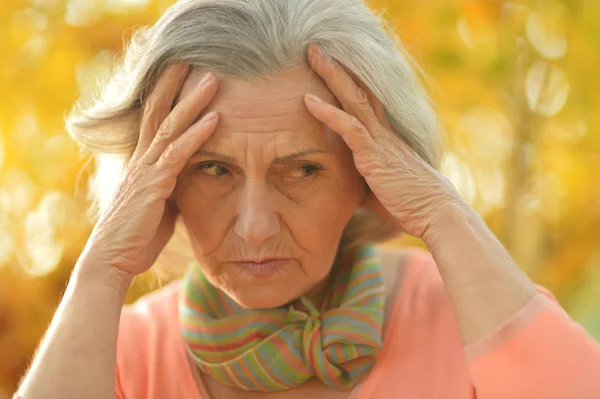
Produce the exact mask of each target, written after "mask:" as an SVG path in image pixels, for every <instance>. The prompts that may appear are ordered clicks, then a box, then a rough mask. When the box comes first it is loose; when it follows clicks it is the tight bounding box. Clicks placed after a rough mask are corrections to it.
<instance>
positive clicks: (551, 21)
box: [0, 0, 600, 399]
mask: <svg viewBox="0 0 600 399" xmlns="http://www.w3.org/2000/svg"><path fill="white" fill-rule="evenodd" d="M172 3H173V1H172V0H121V1H119V0H10V1H7V0H4V1H1V2H0V60H1V62H0V399H3V398H8V397H10V394H11V393H12V391H13V390H14V389H15V388H16V384H17V382H18V379H19V378H20V376H21V375H22V374H23V372H24V370H25V369H26V367H27V365H28V361H29V359H30V358H31V356H32V354H33V351H34V350H35V348H36V346H37V344H38V341H39V339H40V338H41V336H42V334H43V332H44V331H45V329H46V327H47V325H48V323H49V321H50V319H51V317H52V314H53V311H54V309H55V307H56V305H57V304H58V301H59V298H60V295H61V293H62V291H63V289H64V287H65V284H66V281H67V279H68V277H69V273H70V271H71V269H72V267H73V265H74V263H75V261H76V259H77V257H78V256H79V254H80V252H81V250H82V249H83V246H84V245H85V242H86V240H87V237H88V235H89V233H90V232H91V229H92V225H91V224H90V222H89V221H87V219H86V217H85V211H86V208H87V205H88V203H87V201H88V200H87V194H86V190H87V184H88V182H87V180H88V177H89V175H90V174H91V173H92V172H93V163H92V162H91V160H90V154H86V153H84V152H80V151H79V149H78V148H77V146H76V145H75V144H74V143H73V142H72V140H71V139H70V137H69V136H68V135H67V134H66V132H65V130H64V126H63V118H64V116H65V114H66V112H67V111H68V109H69V108H70V106H71V105H72V103H73V102H74V101H75V99H76V98H77V97H79V96H83V97H84V98H89V97H90V96H91V95H92V94H93V92H94V88H95V86H94V85H95V82H96V80H97V79H98V78H99V77H100V76H102V75H103V74H105V73H107V71H108V70H109V68H110V66H111V64H112V62H113V61H114V60H115V59H117V58H118V57H119V55H120V54H121V51H122V47H123V43H124V41H126V40H128V38H129V37H131V34H132V32H133V30H134V29H135V28H136V27H140V26H142V25H147V24H151V23H153V22H154V21H156V20H157V18H158V17H159V15H160V14H161V12H162V11H163V10H164V9H165V8H166V7H168V6H169V5H170V4H172ZM370 3H371V4H372V6H373V7H374V8H375V9H377V10H380V11H381V12H382V13H383V15H384V16H385V18H386V19H388V20H390V21H391V22H393V24H394V25H395V26H396V27H397V31H398V34H399V35H400V37H401V38H402V39H403V40H404V42H405V44H406V46H407V48H408V50H409V52H410V53H411V54H412V55H413V56H414V57H415V58H416V60H417V61H418V62H419V63H420V64H421V65H422V67H423V69H424V71H425V73H426V74H427V75H428V76H429V80H428V82H427V84H428V86H429V89H430V91H431V93H432V97H433V98H434V100H435V101H436V102H437V104H438V106H439V112H440V114H441V118H442V121H443V123H444V126H445V129H446V135H447V137H446V142H447V153H446V155H445V157H444V162H443V167H444V172H445V173H446V174H447V175H448V176H449V177H450V178H451V180H452V181H453V183H454V184H455V185H456V187H457V188H458V189H459V191H460V192H461V194H462V195H463V197H464V198H465V199H466V200H467V201H468V202H469V203H470V204H472V206H473V207H474V208H475V209H476V210H477V211H478V212H479V213H480V214H481V215H482V216H483V217H484V218H485V219H486V221H487V222H488V224H489V225H490V227H491V228H492V230H493V231H494V232H495V233H496V234H497V235H498V237H499V238H500V240H501V241H502V242H503V243H504V244H505V245H506V246H507V248H508V249H509V251H510V252H511V254H512V255H513V256H514V258H515V259H516V260H517V262H518V263H519V265H520V266H521V267H522V268H523V269H524V270H525V271H526V272H527V273H528V274H529V276H530V277H531V278H532V279H533V280H534V281H535V282H536V283H538V284H541V285H544V286H546V287H548V288H549V289H550V290H551V291H552V292H553V293H554V294H555V295H556V297H557V299H558V300H559V302H560V303H561V305H562V306H563V307H564V308H565V309H566V310H567V312H568V313H569V314H570V315H571V316H572V317H573V318H574V319H575V320H577V321H578V322H580V323H581V324H582V325H583V326H584V327H585V328H586V329H587V330H588V331H589V332H590V334H592V336H594V337H595V338H596V339H600V179H599V178H598V175H599V174H600V134H599V130H600V112H599V111H600V78H599V75H598V72H597V71H598V67H599V66H600V51H599V50H600V24H599V23H598V21H599V20H600V1H597V0H538V1H517V2H512V1H496V0H481V1H470V0H427V1H422V0H372V1H370ZM390 245H419V246H422V243H420V242H418V241H417V240H415V239H411V238H401V239H399V240H396V241H394V242H391V243H390ZM150 289H152V285H150V284H147V283H145V281H144V280H143V279H140V281H139V282H138V283H136V284H134V285H133V286H132V289H131V290H130V293H129V296H128V301H132V300H134V299H135V298H137V297H138V296H139V295H141V294H143V293H144V292H146V291H148V290H150Z"/></svg>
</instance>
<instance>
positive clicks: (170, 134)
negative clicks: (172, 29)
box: [142, 72, 217, 165]
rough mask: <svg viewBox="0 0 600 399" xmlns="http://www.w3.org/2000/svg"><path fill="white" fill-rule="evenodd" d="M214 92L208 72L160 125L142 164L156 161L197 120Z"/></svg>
mask: <svg viewBox="0 0 600 399" xmlns="http://www.w3.org/2000/svg"><path fill="white" fill-rule="evenodd" d="M216 92H217V84H216V79H215V78H214V75H213V74H212V73H210V72H209V73H208V74H206V75H205V76H204V77H203V78H202V80H201V81H200V82H199V83H198V85H197V86H196V87H195V88H194V90H193V92H192V93H190V95H188V96H186V97H185V98H184V99H183V100H182V101H180V102H179V103H178V104H177V105H176V106H175V108H174V109H173V111H171V113H170V114H169V115H168V116H167V118H166V119H165V120H164V121H163V123H162V124H161V125H160V128H159V129H158V132H156V135H155V137H154V140H153V141H152V144H150V148H149V149H148V151H147V152H146V154H144V155H143V157H142V160H143V161H142V162H143V163H144V164H147V165H151V164H153V163H155V162H156V161H158V159H159V158H160V156H161V155H162V153H163V152H164V151H165V149H166V148H167V146H168V145H169V144H170V143H171V142H173V140H175V139H177V138H178V137H179V136H180V135H181V134H183V132H185V131H186V130H187V129H188V128H189V127H190V126H191V125H192V124H193V123H194V121H196V120H197V119H198V116H199V115H200V113H201V112H202V111H203V110H204V109H205V108H206V107H207V106H208V104H210V102H211V101H212V99H213V97H214V96H215V94H216Z"/></svg>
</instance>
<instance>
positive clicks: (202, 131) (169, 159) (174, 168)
mask: <svg viewBox="0 0 600 399" xmlns="http://www.w3.org/2000/svg"><path fill="white" fill-rule="evenodd" d="M218 122H219V114H218V113H217V112H216V111H212V112H209V113H208V114H206V115H204V116H203V117H202V118H201V119H200V120H199V121H198V122H196V123H194V124H193V125H192V126H190V127H189V129H187V130H186V131H185V133H183V134H182V135H181V136H180V137H178V138H177V139H176V140H175V141H173V142H171V143H170V144H169V145H168V146H167V149H166V150H165V151H164V152H163V153H162V155H161V156H160V158H159V160H158V161H157V162H156V167H158V168H159V169H163V170H164V171H165V173H167V175H168V176H169V177H177V175H179V174H180V173H181V171H182V170H183V167H184V166H185V164H186V162H187V161H188V159H189V158H190V157H191V156H192V155H193V154H194V153H195V152H196V151H197V150H198V148H200V146H201V145H202V144H204V143H205V142H206V140H208V138H209V137H210V136H211V135H212V133H213V132H214V131H215V129H216V127H217V125H218Z"/></svg>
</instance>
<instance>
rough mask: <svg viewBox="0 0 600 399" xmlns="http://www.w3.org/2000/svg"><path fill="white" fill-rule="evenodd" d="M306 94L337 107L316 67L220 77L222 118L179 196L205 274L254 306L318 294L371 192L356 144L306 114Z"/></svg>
mask: <svg viewBox="0 0 600 399" xmlns="http://www.w3.org/2000/svg"><path fill="white" fill-rule="evenodd" d="M201 76H202V75H201V74H200V73H193V74H190V76H189V77H188V78H187V81H186V82H185V84H184V86H183V89H182V92H181V96H180V98H183V97H185V96H186V95H189V94H190V92H191V91H192V88H193V87H194V86H195V85H196V84H197V82H198V81H199V80H200V78H201ZM307 92H311V93H314V94H316V95H318V96H320V97H321V98H322V99H323V100H325V101H328V102H330V103H332V104H336V105H339V104H338V102H337V100H336V99H335V97H334V95H333V94H332V93H331V91H330V90H329V89H328V88H327V86H326V85H325V83H324V82H323V81H322V80H321V79H320V78H319V77H318V76H317V75H316V74H315V73H314V72H313V71H312V70H311V69H310V67H309V66H308V65H303V66H302V67H298V68H297V69H293V70H289V71H286V72H285V73H282V74H280V75H278V76H275V77H272V78H270V79H268V80H267V81H264V82H260V83H253V84H251V83H249V82H247V81H243V80H236V79H231V78H224V79H220V82H219V92H218V94H217V95H216V97H215V98H214V100H213V101H212V103H211V105H210V106H209V107H208V108H207V110H206V112H209V111H211V110H216V111H218V112H219V114H220V121H219V125H218V126H217V129H216V130H215V132H214V133H213V134H212V136H211V137H210V139H209V140H208V141H206V143H204V145H202V146H201V148H199V150H198V152H197V154H195V155H194V156H192V158H190V159H189V162H188V163H187V165H186V167H185V169H184V170H183V172H182V173H181V174H180V176H179V178H178V182H177V186H176V188H175V192H174V194H173V198H174V200H175V202H176V204H177V206H178V208H179V210H180V213H181V216H182V217H183V220H184V222H185V225H186V226H187V229H188V232H189V236H190V240H191V245H192V250H193V251H194V255H195V257H196V259H197V260H198V262H199V263H200V265H201V267H202V269H203V272H204V274H205V275H206V277H207V278H208V280H209V281H210V282H211V283H212V284H213V285H215V286H217V287H218V288H220V289H222V290H223V291H225V292H226V293H227V294H228V295H229V296H230V297H231V298H233V299H234V300H235V301H236V302H238V303H239V304H240V305H242V306H244V307H247V308H272V307H276V306H281V305H284V304H286V303H288V302H290V301H292V300H294V299H296V298H298V297H300V296H301V295H305V294H306V295H309V296H311V295H318V294H317V292H320V290H322V288H323V286H324V284H325V283H326V282H325V280H326V277H327V275H328V273H329V271H330V269H331V266H332V263H333V261H334V259H335V255H336V252H337V248H338V244H339V241H340V238H341V235H342V232H343V230H344V228H345V226H346V224H347V223H348V221H349V220H350V218H351V216H352V215H353V213H354V211H355V209H356V208H357V206H359V205H360V204H361V203H362V201H363V200H364V198H365V186H364V181H363V179H362V177H361V176H360V175H359V173H358V172H357V171H356V169H355V167H354V163H353V160H352V153H351V151H350V150H349V148H348V147H347V146H346V145H345V143H344V142H343V140H342V139H341V138H340V137H339V136H338V135H337V134H336V133H334V132H332V131H331V130H329V128H326V127H325V126H324V125H323V124H321V123H320V122H319V121H317V120H316V119H315V118H314V117H313V116H312V115H311V114H310V113H309V112H308V110H307V109H306V107H305V105H304V101H303V97H304V94H305V93H307ZM265 259H267V260H268V259H281V260H280V261H272V262H266V263H256V262H260V261H263V260H265Z"/></svg>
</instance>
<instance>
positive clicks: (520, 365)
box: [466, 286, 600, 399]
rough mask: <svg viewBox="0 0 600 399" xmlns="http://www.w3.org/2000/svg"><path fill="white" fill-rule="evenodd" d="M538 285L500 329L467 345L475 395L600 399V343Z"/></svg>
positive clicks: (516, 398)
mask: <svg viewBox="0 0 600 399" xmlns="http://www.w3.org/2000/svg"><path fill="white" fill-rule="evenodd" d="M537 288H538V291H539V292H538V294H537V295H536V296H535V297H534V298H532V299H531V300H530V302H528V303H527V304H526V305H525V306H524V307H523V308H522V309H521V310H520V311H519V312H518V313H517V314H516V315H514V316H513V317H512V318H511V319H509V320H508V321H507V322H506V323H504V324H503V325H502V326H501V327H500V328H499V329H498V330H497V331H496V332H494V333H493V334H491V335H490V336H488V337H485V338H483V339H482V340H480V341H478V342H475V343H473V344H472V345H469V346H468V347H466V354H467V359H468V360H469V369H470V372H471V378H472V381H473V385H474V389H475V392H476V395H477V397H479V398H486V399H496V398H497V399H501V398H513V399H526V398H527V399H530V398H544V399H554V398H556V399H559V398H560V399H563V398H578V399H597V398H600V346H599V345H598V343H596V342H595V341H594V340H593V339H592V338H591V337H590V336H589V335H588V334H587V333H586V331H585V330H584V329H583V327H582V326H581V325H580V324H578V323H577V322H575V321H574V320H572V319H571V318H570V317H569V315H568V314H567V313H566V312H565V311H564V310H563V309H562V308H561V307H560V305H559V304H558V303H557V301H556V299H555V298H554V296H553V295H552V294H551V293H550V292H549V291H548V290H547V289H545V288H543V287H539V286H538V287H537Z"/></svg>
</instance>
